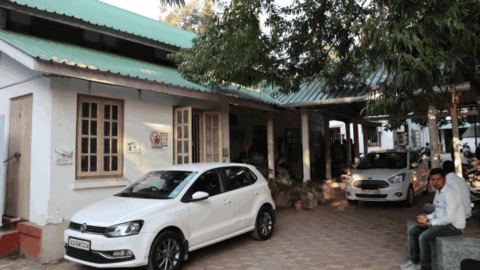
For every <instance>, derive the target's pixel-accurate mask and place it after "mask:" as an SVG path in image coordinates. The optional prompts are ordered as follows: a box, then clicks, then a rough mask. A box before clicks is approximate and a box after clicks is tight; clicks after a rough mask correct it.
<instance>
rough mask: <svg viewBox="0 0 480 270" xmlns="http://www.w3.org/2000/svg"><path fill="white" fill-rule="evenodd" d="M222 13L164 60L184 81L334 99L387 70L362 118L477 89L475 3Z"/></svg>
mask: <svg viewBox="0 0 480 270" xmlns="http://www.w3.org/2000/svg"><path fill="white" fill-rule="evenodd" d="M161 1H166V2H178V1H181V0H161ZM219 6H220V7H221V10H222V12H221V13H216V14H214V15H213V16H211V17H210V18H209V19H208V24H207V25H208V26H207V27H206V29H205V32H204V34H202V35H199V36H198V37H197V38H195V39H194V41H193V46H192V48H188V49H182V50H181V52H180V53H178V54H175V55H171V56H170V57H171V59H173V60H175V61H176V62H177V63H178V64H179V65H178V70H179V71H180V72H181V74H182V75H183V76H184V77H185V78H186V79H188V80H190V81H193V82H196V83H201V84H208V85H210V86H228V85H231V84H232V83H236V84H238V85H242V86H245V87H267V86H273V87H275V88H277V89H278V92H279V93H287V94H288V93H292V92H296V91H298V90H299V89H300V85H302V84H305V83H311V82H313V81H315V80H317V79H319V78H322V79H325V80H327V85H328V86H329V87H328V90H325V91H336V90H338V89H342V88H345V87H360V88H362V87H363V88H365V87H367V86H369V83H367V81H368V80H367V77H368V75H370V72H373V71H375V70H378V69H379V68H385V69H386V71H385V74H384V75H385V76H386V78H388V79H387V80H386V81H385V82H383V83H379V84H377V87H375V88H373V87H371V88H369V89H371V94H375V95H377V98H376V99H374V100H372V101H369V102H368V104H367V106H366V108H365V110H364V113H365V114H388V113H387V112H388V109H389V108H393V107H395V108H402V109H404V110H405V111H409V110H410V109H411V108H412V104H413V96H414V95H417V98H418V95H419V96H420V100H423V101H426V102H432V98H431V96H432V93H433V87H435V86H441V85H445V84H449V83H452V84H458V83H461V82H464V81H471V82H472V83H473V84H474V87H475V85H476V81H478V77H476V75H477V74H478V73H477V72H476V70H478V68H479V65H480V61H479V60H480V59H479V55H480V49H479V46H478V44H480V26H479V16H480V1H478V0H458V1H451V0H430V1H429V0H376V1H367V0H365V1H363V0H317V1H315V0H301V1H300V0H292V2H291V4H290V5H288V6H285V7H280V6H278V5H277V4H275V1H274V0H241V1H240V0H232V1H231V2H230V3H228V4H227V3H219ZM261 16H263V17H264V18H265V21H264V23H263V24H264V26H265V27H264V28H261V27H260V17H261ZM332 53H334V54H335V57H331V55H332ZM420 88H421V89H422V91H421V92H420V93H415V91H416V90H417V89H420Z"/></svg>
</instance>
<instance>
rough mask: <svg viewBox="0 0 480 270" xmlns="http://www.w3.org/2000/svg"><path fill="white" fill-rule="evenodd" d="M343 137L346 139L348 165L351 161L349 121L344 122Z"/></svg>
mask: <svg viewBox="0 0 480 270" xmlns="http://www.w3.org/2000/svg"><path fill="white" fill-rule="evenodd" d="M345 133H347V134H345V137H346V139H347V145H346V147H347V166H350V165H351V163H352V140H351V139H350V122H349V121H346V122H345Z"/></svg>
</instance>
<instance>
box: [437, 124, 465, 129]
mask: <svg viewBox="0 0 480 270" xmlns="http://www.w3.org/2000/svg"><path fill="white" fill-rule="evenodd" d="M470 126H471V125H470V124H469V123H464V124H463V126H458V128H469V127H470ZM438 129H452V124H451V123H448V124H446V125H444V126H441V127H439V128H438Z"/></svg>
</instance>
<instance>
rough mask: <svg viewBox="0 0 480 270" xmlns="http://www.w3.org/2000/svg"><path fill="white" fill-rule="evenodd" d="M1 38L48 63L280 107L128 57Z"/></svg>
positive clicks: (0, 34) (10, 35) (1, 33)
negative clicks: (194, 81)
mask: <svg viewBox="0 0 480 270" xmlns="http://www.w3.org/2000/svg"><path fill="white" fill-rule="evenodd" d="M0 39H1V40H3V41H5V42H7V43H9V44H11V45H12V46H14V47H16V48H18V49H19V50H21V51H23V52H25V53H26V54H28V55H30V56H32V57H34V58H37V59H41V60H44V61H52V62H55V63H60V64H65V65H69V66H77V67H81V68H85V69H92V70H97V71H103V72H109V73H114V74H119V75H122V76H127V77H133V78H139V79H144V80H149V81H156V82H161V83H165V84H170V85H175V86H179V87H183V88H188V89H193V90H199V91H203V92H208V93H216V94H223V95H227V96H234V97H237V98H240V99H247V100H252V101H257V102H264V103H268V104H276V103H275V102H274V101H269V102H266V101H263V100H262V99H261V98H258V97H256V96H254V95H248V92H247V91H248V90H246V89H242V90H241V91H236V90H234V89H237V88H236V87H235V88H234V87H231V89H210V88H208V87H205V86H202V85H198V84H195V83H192V82H189V81H187V80H185V79H184V78H182V76H181V75H180V73H179V72H178V71H177V70H176V69H175V68H170V67H165V66H161V65H157V64H152V63H149V62H145V61H141V60H136V59H132V58H128V57H125V56H120V55H116V54H112V53H108V52H101V51H97V50H93V49H89V48H84V47H80V46H77V45H72V44H67V43H63V42H59V41H53V40H48V39H43V38H39V37H35V36H31V35H25V34H20V33H16V32H12V31H7V30H0Z"/></svg>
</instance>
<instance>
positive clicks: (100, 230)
mask: <svg viewBox="0 0 480 270" xmlns="http://www.w3.org/2000/svg"><path fill="white" fill-rule="evenodd" d="M80 227H82V224H80V223H75V222H71V221H70V225H69V226H68V229H70V230H73V231H78V232H79V231H80ZM106 229H107V228H106V227H98V226H90V225H87V230H86V231H85V233H93V234H103V233H104V232H105V230H106Z"/></svg>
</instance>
